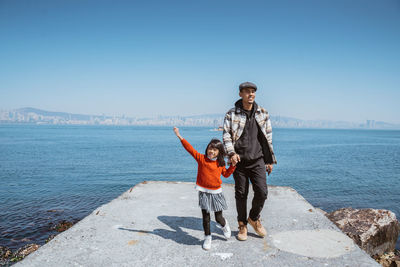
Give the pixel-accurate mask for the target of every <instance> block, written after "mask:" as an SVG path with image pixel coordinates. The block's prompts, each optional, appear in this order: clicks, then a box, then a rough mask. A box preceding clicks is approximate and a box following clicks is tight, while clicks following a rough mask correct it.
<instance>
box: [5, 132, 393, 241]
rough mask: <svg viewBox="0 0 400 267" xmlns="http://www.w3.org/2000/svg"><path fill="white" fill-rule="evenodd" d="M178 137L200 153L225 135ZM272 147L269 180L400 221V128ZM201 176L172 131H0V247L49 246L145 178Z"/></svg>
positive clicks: (323, 202)
mask: <svg viewBox="0 0 400 267" xmlns="http://www.w3.org/2000/svg"><path fill="white" fill-rule="evenodd" d="M181 133H182V135H183V136H184V137H185V138H186V139H187V140H189V142H191V143H192V145H193V146H194V147H195V148H196V149H197V150H199V151H200V152H201V153H204V151H203V150H204V149H205V146H206V145H207V143H208V141H209V140H210V139H211V138H212V137H216V138H220V139H221V135H222V133H221V132H218V131H211V130H210V128H194V127H192V128H186V127H183V128H181ZM274 147H275V153H276V156H277V160H278V165H276V166H275V168H274V172H273V174H272V175H271V176H269V177H268V183H269V184H273V185H283V186H291V187H293V188H294V189H296V190H297V191H298V192H299V193H300V194H301V195H303V196H304V197H305V198H306V199H307V200H308V201H309V202H310V203H311V204H313V205H314V206H315V207H320V208H322V209H324V210H326V211H328V212H329V211H333V210H335V209H339V208H342V207H348V206H351V207H354V208H378V209H389V210H392V211H394V212H395V213H396V216H397V217H398V218H399V217H400V205H399V204H400V194H399V192H400V131H373V130H311V129H307V130H303V129H301V130H300V129H274ZM195 177H196V163H195V161H194V160H193V159H192V158H191V157H190V156H189V155H188V154H187V152H186V151H185V150H184V149H183V148H182V147H181V144H180V142H179V141H178V139H177V138H176V137H175V135H174V133H173V131H172V127H114V126H98V127H97V126H44V125H0V233H1V235H0V245H2V246H8V247H10V248H13V249H15V248H18V247H21V246H22V245H24V244H27V243H32V242H36V243H39V244H43V243H44V242H45V239H46V238H47V237H48V236H49V235H50V234H53V233H55V232H54V231H53V230H51V228H52V227H53V226H54V224H55V222H57V221H60V220H69V221H77V220H79V219H82V218H83V217H85V216H86V215H88V214H89V213H91V212H92V211H93V210H94V209H96V208H97V207H98V206H100V205H102V204H105V203H107V202H109V201H110V200H112V199H114V198H116V197H117V196H119V195H120V194H121V193H123V192H124V191H126V190H128V189H129V188H130V187H132V186H133V185H135V184H137V183H139V182H141V181H144V180H164V181H191V182H193V181H195ZM224 181H226V182H228V183H233V179H232V177H231V178H229V179H227V180H224ZM194 208H196V207H194ZM231 208H233V207H231ZM398 247H399V242H398Z"/></svg>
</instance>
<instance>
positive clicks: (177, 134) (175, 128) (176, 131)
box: [174, 127, 183, 140]
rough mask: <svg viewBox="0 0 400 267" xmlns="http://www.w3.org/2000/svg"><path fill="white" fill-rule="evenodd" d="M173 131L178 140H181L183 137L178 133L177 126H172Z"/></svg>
mask: <svg viewBox="0 0 400 267" xmlns="http://www.w3.org/2000/svg"><path fill="white" fill-rule="evenodd" d="M174 133H175V135H176V136H177V137H178V138H179V140H182V139H183V137H182V136H181V135H180V133H179V128H177V127H174Z"/></svg>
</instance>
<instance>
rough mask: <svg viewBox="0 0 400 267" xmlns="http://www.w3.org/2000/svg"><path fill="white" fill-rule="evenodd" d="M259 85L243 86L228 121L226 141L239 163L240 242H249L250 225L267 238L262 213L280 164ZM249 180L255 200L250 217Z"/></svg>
mask: <svg viewBox="0 0 400 267" xmlns="http://www.w3.org/2000/svg"><path fill="white" fill-rule="evenodd" d="M256 91H257V86H256V85H255V84H254V83H251V82H244V83H242V84H240V85H239V96H240V97H241V99H239V100H238V101H237V102H236V103H235V107H234V108H232V109H230V110H229V111H228V112H227V113H226V115H225V120H224V131H223V137H222V139H223V142H224V145H225V148H226V151H227V153H228V156H229V157H230V160H231V162H234V163H237V165H236V170H235V172H234V173H233V178H234V179H235V199H236V210H237V213H238V217H237V219H238V223H239V234H238V239H239V240H241V241H244V240H246V239H247V223H249V224H250V225H251V226H252V227H253V228H254V230H255V232H256V233H257V234H258V235H259V236H262V237H264V236H265V235H266V234H267V231H266V230H265V228H264V227H263V226H262V224H261V221H260V213H261V210H262V209H263V207H264V202H265V200H266V199H267V195H268V188H267V176H266V172H268V175H269V174H270V173H271V172H272V169H273V164H276V159H275V155H274V150H273V146H272V128H271V121H270V119H269V114H268V112H267V111H266V110H265V109H264V108H262V107H260V106H258V105H257V103H256V102H255V101H254V99H255V97H256ZM249 180H250V181H251V183H252V186H253V191H254V198H253V201H252V207H251V210H250V213H249V217H248V218H247V195H248V192H249Z"/></svg>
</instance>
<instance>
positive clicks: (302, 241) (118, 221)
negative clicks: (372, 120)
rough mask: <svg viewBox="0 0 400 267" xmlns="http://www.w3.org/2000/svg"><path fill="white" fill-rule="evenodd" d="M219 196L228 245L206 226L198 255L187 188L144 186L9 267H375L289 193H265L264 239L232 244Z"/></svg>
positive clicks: (229, 194) (198, 231) (232, 212)
mask: <svg viewBox="0 0 400 267" xmlns="http://www.w3.org/2000/svg"><path fill="white" fill-rule="evenodd" d="M223 191H224V194H225V198H226V199H227V202H228V206H229V209H228V210H227V211H225V212H224V216H225V218H227V219H228V221H229V223H230V225H231V228H232V237H231V238H230V239H229V240H226V239H225V238H224V236H223V233H222V231H221V230H220V229H218V228H217V227H216V225H215V221H212V225H211V231H212V235H213V240H212V248H211V250H209V251H205V250H203V249H202V248H201V245H202V241H203V237H204V234H203V229H202V219H201V211H200V209H199V208H198V206H197V205H198V204H197V203H198V197H197V192H196V191H195V190H194V183H180V182H144V183H141V184H138V185H136V186H135V187H133V188H132V189H130V190H128V191H127V192H125V193H124V194H122V195H121V196H120V197H118V198H117V199H114V200H113V201H111V202H110V203H108V204H106V205H103V206H101V207H99V208H98V209H96V210H95V211H93V213H92V214H90V215H89V216H87V217H86V218H84V219H83V220H81V221H80V222H78V223H77V224H75V225H74V226H73V227H72V228H70V229H69V230H67V231H65V232H63V233H61V234H59V235H57V236H56V237H55V238H54V239H53V240H52V241H50V242H49V243H48V244H46V245H44V246H43V247H41V248H40V249H39V250H37V251H36V252H35V253H33V254H31V255H29V256H28V257H26V258H25V259H24V260H23V261H21V262H19V263H17V264H16V265H15V266H18V267H20V266H351V267H353V266H380V265H379V264H378V263H376V262H375V261H374V260H373V259H371V258H370V257H369V256H368V255H367V254H366V253H365V252H363V251H362V250H361V249H359V248H358V247H357V245H355V244H354V243H353V241H352V240H351V239H350V238H348V237H347V236H346V235H344V234H343V233H342V232H341V231H340V230H339V229H338V228H337V227H336V226H335V225H334V224H333V223H332V222H330V221H329V220H328V219H327V218H326V217H325V216H324V215H323V214H322V213H321V212H320V211H318V210H316V209H315V208H314V207H313V206H311V205H310V204H309V203H308V202H307V201H305V200H304V198H303V197H301V196H300V195H299V194H298V193H297V192H296V191H295V190H293V189H291V188H289V187H272V186H270V187H269V196H268V200H267V201H266V205H265V207H264V210H263V212H262V215H261V216H262V222H263V224H264V226H265V227H266V229H267V232H268V233H267V236H266V238H260V237H258V236H257V235H255V233H254V231H253V229H252V228H251V226H249V237H248V240H247V241H238V240H237V239H236V235H237V222H236V209H235V199H234V186H233V185H229V184H224V185H223ZM250 191H251V190H250ZM251 198H252V196H251V197H250V198H249V200H248V202H249V206H250V201H251ZM212 220H214V216H213V215H212Z"/></svg>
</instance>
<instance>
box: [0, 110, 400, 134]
mask: <svg viewBox="0 0 400 267" xmlns="http://www.w3.org/2000/svg"><path fill="white" fill-rule="evenodd" d="M223 119H224V114H222V113H221V114H203V115H193V116H156V117H151V118H134V117H133V118H128V117H126V116H106V115H83V114H73V113H66V112H53V111H46V110H41V109H36V108H31V107H27V108H20V109H15V110H3V111H0V123H30V124H55V125H64V124H71V125H143V126H145V125H147V126H172V125H176V126H207V127H214V128H218V127H219V126H222V124H223ZM271 123H272V126H273V127H278V128H328V129H400V125H399V124H391V123H387V122H382V121H374V120H367V121H366V122H365V123H361V124H360V123H355V122H346V121H329V120H301V119H297V118H291V117H284V116H271Z"/></svg>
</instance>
